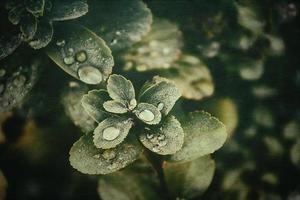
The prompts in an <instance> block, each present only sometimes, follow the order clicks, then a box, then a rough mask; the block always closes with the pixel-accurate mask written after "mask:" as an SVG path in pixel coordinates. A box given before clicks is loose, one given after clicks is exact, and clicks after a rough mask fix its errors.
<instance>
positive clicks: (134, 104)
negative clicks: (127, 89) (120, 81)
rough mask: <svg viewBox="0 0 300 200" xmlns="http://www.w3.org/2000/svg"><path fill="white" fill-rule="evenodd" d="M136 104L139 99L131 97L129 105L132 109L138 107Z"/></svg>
mask: <svg viewBox="0 0 300 200" xmlns="http://www.w3.org/2000/svg"><path fill="white" fill-rule="evenodd" d="M136 105H137V101H136V100H135V99H131V100H130V102H129V106H128V107H129V109H130V110H132V109H134V108H135V107H136Z"/></svg>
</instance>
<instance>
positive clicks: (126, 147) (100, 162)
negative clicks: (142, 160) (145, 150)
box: [70, 134, 142, 174]
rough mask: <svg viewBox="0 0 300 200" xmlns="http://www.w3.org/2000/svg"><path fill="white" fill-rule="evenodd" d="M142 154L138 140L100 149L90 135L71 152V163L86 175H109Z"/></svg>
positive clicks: (85, 136) (73, 147)
mask: <svg viewBox="0 0 300 200" xmlns="http://www.w3.org/2000/svg"><path fill="white" fill-rule="evenodd" d="M141 153H142V147H141V145H140V144H139V143H138V141H137V140H135V139H131V138H128V139H126V141H125V142H123V143H122V144H120V145H118V146H117V147H116V148H112V149H107V150H103V149H98V148H96V147H95V145H94V143H93V139H92V136H91V135H90V134H87V135H84V136H82V137H81V138H80V139H79V140H78V141H77V142H75V143H74V145H73V146H72V148H71V150H70V163H71V165H72V166H73V167H74V168H75V169H77V170H78V171H80V172H82V173H85V174H109V173H112V172H115V171H118V170H120V169H122V168H124V167H126V166H127V165H129V164H130V163H132V162H133V161H135V160H136V159H138V157H139V155H140V154H141Z"/></svg>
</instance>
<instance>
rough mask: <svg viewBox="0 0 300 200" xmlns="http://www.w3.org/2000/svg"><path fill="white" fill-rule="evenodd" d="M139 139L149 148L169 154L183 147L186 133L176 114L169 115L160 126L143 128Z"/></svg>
mask: <svg viewBox="0 0 300 200" xmlns="http://www.w3.org/2000/svg"><path fill="white" fill-rule="evenodd" d="M139 139H140V141H141V142H142V144H143V145H144V146H145V147H146V148H148V149H149V150H151V151H153V152H155V153H157V154H161V155H168V154H174V153H175V152H177V151H178V150H179V149H181V147H182V145H183V139H184V133H183V130H182V128H181V125H180V123H179V121H178V120H177V119H176V118H175V117H174V116H168V117H167V118H166V119H165V120H164V121H163V122H162V124H161V126H160V127H159V128H151V129H148V130H147V129H145V130H143V132H142V134H140V136H139Z"/></svg>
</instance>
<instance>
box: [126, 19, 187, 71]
mask: <svg viewBox="0 0 300 200" xmlns="http://www.w3.org/2000/svg"><path fill="white" fill-rule="evenodd" d="M182 46H183V41H182V33H181V31H180V30H179V28H178V26H177V25H176V24H174V23H172V22H170V21H168V20H166V19H160V18H154V20H153V24H152V27H151V31H150V32H149V33H148V35H146V36H145V37H144V38H143V39H142V40H141V41H140V42H138V43H136V44H135V45H133V47H131V48H130V49H129V50H128V51H126V52H125V53H124V54H123V59H124V62H125V69H126V70H129V69H136V70H137V71H148V70H153V69H167V68H170V67H171V66H172V65H171V63H172V62H173V61H175V60H177V59H178V58H179V56H180V54H181V48H182Z"/></svg>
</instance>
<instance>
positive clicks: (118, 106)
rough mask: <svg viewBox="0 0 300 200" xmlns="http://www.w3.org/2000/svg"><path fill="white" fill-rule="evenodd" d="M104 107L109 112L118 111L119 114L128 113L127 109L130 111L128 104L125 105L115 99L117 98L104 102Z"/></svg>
mask: <svg viewBox="0 0 300 200" xmlns="http://www.w3.org/2000/svg"><path fill="white" fill-rule="evenodd" d="M103 108H104V109H105V110H106V111H107V112H111V113H117V114H122V113H127V111H128V109H127V107H126V105H124V104H123V103H121V102H118V101H115V100H111V101H106V102H104V104H103Z"/></svg>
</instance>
